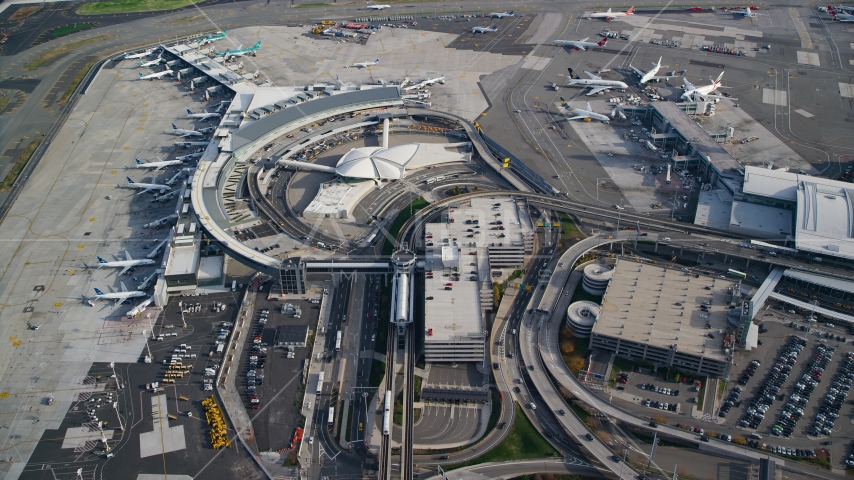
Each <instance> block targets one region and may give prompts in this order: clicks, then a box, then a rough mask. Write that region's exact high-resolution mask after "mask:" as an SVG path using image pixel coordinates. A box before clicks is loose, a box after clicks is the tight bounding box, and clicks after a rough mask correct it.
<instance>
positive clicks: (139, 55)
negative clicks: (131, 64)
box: [125, 48, 154, 60]
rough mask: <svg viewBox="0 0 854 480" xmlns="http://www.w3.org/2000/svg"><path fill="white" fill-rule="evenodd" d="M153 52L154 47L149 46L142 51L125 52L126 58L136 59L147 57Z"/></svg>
mask: <svg viewBox="0 0 854 480" xmlns="http://www.w3.org/2000/svg"><path fill="white" fill-rule="evenodd" d="M152 53H154V49H153V48H149V49H148V50H145V51H143V52H140V53H126V54H125V60H135V59H137V58H145V57H147V56H149V55H151V54H152Z"/></svg>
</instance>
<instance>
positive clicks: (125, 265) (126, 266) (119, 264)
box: [98, 250, 155, 275]
mask: <svg viewBox="0 0 854 480" xmlns="http://www.w3.org/2000/svg"><path fill="white" fill-rule="evenodd" d="M154 263H155V262H154V260H150V259H147V258H140V259H139V260H134V259H133V258H131V256H130V253H128V251H127V250H125V260H115V261H112V262H108V261H106V260H104V259H103V258H101V257H98V269H101V268H104V267H106V268H121V269H122V271H121V272H119V275H123V274H124V273H125V272H127V271H128V270H130V268H131V267H141V266H143V265H154Z"/></svg>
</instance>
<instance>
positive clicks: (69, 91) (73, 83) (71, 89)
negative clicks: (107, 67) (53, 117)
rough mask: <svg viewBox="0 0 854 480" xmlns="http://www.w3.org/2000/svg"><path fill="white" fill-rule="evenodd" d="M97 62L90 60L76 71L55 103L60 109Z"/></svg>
mask: <svg viewBox="0 0 854 480" xmlns="http://www.w3.org/2000/svg"><path fill="white" fill-rule="evenodd" d="M97 61H98V60H92V61H90V62H89V63H87V64H86V65H83V68H81V69H80V70H78V71H77V74H76V75H74V79H73V80H71V83H70V84H69V85H68V88H66V89H65V91H64V92H62V96H61V97H59V101H58V102H57V103H58V104H59V106H60V107H64V106H65V104H66V103H68V99H70V98H71V95H73V94H74V91H75V90H77V86H78V85H80V82H82V81H83V77H85V76H86V73H87V72H88V71H89V69H90V68H92V65H95V63H96V62H97Z"/></svg>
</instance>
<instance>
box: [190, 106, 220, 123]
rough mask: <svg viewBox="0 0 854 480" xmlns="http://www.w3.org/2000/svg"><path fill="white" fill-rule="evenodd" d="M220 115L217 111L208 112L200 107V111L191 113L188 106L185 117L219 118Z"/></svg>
mask: <svg viewBox="0 0 854 480" xmlns="http://www.w3.org/2000/svg"><path fill="white" fill-rule="evenodd" d="M221 116H222V115H220V114H218V113H208V111H207V110H205V109H202V113H193V111H192V110H190V109H189V108H188V109H187V118H200V119H202V120H208V119H211V118H219V117H221Z"/></svg>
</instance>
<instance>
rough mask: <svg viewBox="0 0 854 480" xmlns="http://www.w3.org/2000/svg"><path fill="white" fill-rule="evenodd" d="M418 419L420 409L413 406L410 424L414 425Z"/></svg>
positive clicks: (419, 418) (419, 417)
mask: <svg viewBox="0 0 854 480" xmlns="http://www.w3.org/2000/svg"><path fill="white" fill-rule="evenodd" d="M418 420H421V409H420V408H415V409H413V410H412V424H413V425H415V423H417V422H418Z"/></svg>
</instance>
